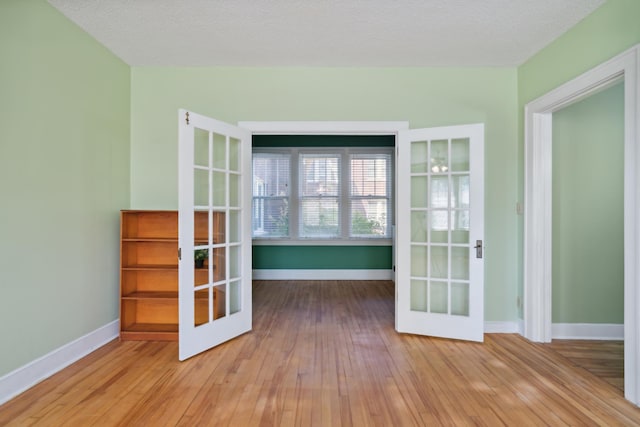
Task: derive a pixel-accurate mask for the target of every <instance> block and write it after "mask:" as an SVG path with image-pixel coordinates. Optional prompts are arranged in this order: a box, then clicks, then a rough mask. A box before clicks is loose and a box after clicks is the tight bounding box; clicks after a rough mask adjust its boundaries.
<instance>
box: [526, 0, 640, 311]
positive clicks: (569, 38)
mask: <svg viewBox="0 0 640 427" xmlns="http://www.w3.org/2000/svg"><path fill="white" fill-rule="evenodd" d="M638 17H640V1H638V0H608V1H607V2H606V3H605V4H604V5H602V6H601V7H600V8H598V9H597V10H596V11H595V12H593V13H592V14H591V15H589V16H587V17H586V18H585V19H583V20H582V21H581V22H579V23H578V24H577V25H575V26H574V27H573V28H571V29H570V30H569V31H567V32H566V33H565V34H563V35H562V36H561V37H559V38H558V39H556V40H555V41H553V42H552V43H550V44H549V45H548V46H547V47H546V48H544V49H542V50H541V51H540V52H538V53H537V54H536V55H534V56H533V57H532V58H530V59H529V60H528V61H527V62H525V63H524V64H522V65H521V66H520V67H518V70H517V72H518V127H519V130H518V146H517V151H518V152H517V169H518V170H517V175H516V176H517V187H518V200H519V201H522V200H523V198H524V106H525V105H526V104H527V103H528V102H531V101H533V100H534V99H536V98H538V97H540V96H542V95H544V94H546V93H547V92H549V91H551V90H552V89H554V88H556V87H558V86H560V85H562V84H563V83H566V82H567V81H569V80H571V79H573V78H575V77H577V76H579V75H580V74H582V73H584V72H586V71H588V70H590V69H591V68H593V67H595V66H597V65H598V64H601V63H603V62H605V61H607V60H608V59H611V58H613V57H614V56H616V55H617V54H619V53H622V52H623V51H625V50H627V49H629V48H631V47H633V46H634V45H636V44H638V43H640V25H638ZM523 227H524V222H523V217H522V216H520V217H518V224H517V233H516V239H517V241H518V242H519V243H518V245H517V250H518V253H517V256H516V258H517V260H518V266H517V269H518V278H519V279H518V283H517V292H518V297H519V298H522V295H523V249H522V248H523V246H522V242H523V229H524V228H523ZM518 316H519V317H520V318H522V309H521V308H520V310H519V311H518Z"/></svg>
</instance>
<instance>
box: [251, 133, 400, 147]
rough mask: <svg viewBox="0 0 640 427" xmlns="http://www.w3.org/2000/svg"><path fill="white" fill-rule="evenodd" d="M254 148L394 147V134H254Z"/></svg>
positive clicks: (252, 141) (252, 140)
mask: <svg viewBox="0 0 640 427" xmlns="http://www.w3.org/2000/svg"><path fill="white" fill-rule="evenodd" d="M251 143H252V144H253V147H254V148H264V147H394V146H395V145H396V138H395V136H394V135H254V136H253V138H252V139H251Z"/></svg>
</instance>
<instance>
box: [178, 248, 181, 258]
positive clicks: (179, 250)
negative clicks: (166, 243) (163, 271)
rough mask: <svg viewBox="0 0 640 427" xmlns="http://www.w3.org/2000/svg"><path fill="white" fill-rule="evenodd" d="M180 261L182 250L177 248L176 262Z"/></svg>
mask: <svg viewBox="0 0 640 427" xmlns="http://www.w3.org/2000/svg"><path fill="white" fill-rule="evenodd" d="M181 260H182V248H178V261H181Z"/></svg>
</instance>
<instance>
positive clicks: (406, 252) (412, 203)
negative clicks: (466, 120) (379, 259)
mask: <svg viewBox="0 0 640 427" xmlns="http://www.w3.org/2000/svg"><path fill="white" fill-rule="evenodd" d="M397 159H398V164H397V171H398V172H397V177H398V180H397V189H398V196H397V197H398V198H397V221H396V233H397V234H396V236H397V239H396V242H397V243H396V244H397V246H396V254H397V259H396V267H397V282H396V286H397V288H396V292H397V295H396V330H397V331H398V332H406V333H413V334H421V335H430V336H437V337H445V338H455V339H463V340H471V341H483V336H484V254H483V243H482V241H483V234H484V125H483V124H474V125H462V126H451V127H441V128H431V129H412V130H406V131H400V132H399V134H398V157H397Z"/></svg>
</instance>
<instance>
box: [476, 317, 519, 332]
mask: <svg viewBox="0 0 640 427" xmlns="http://www.w3.org/2000/svg"><path fill="white" fill-rule="evenodd" d="M484 333H485V334H517V333H520V328H519V325H518V322H498V321H489V320H487V321H485V322H484Z"/></svg>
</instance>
